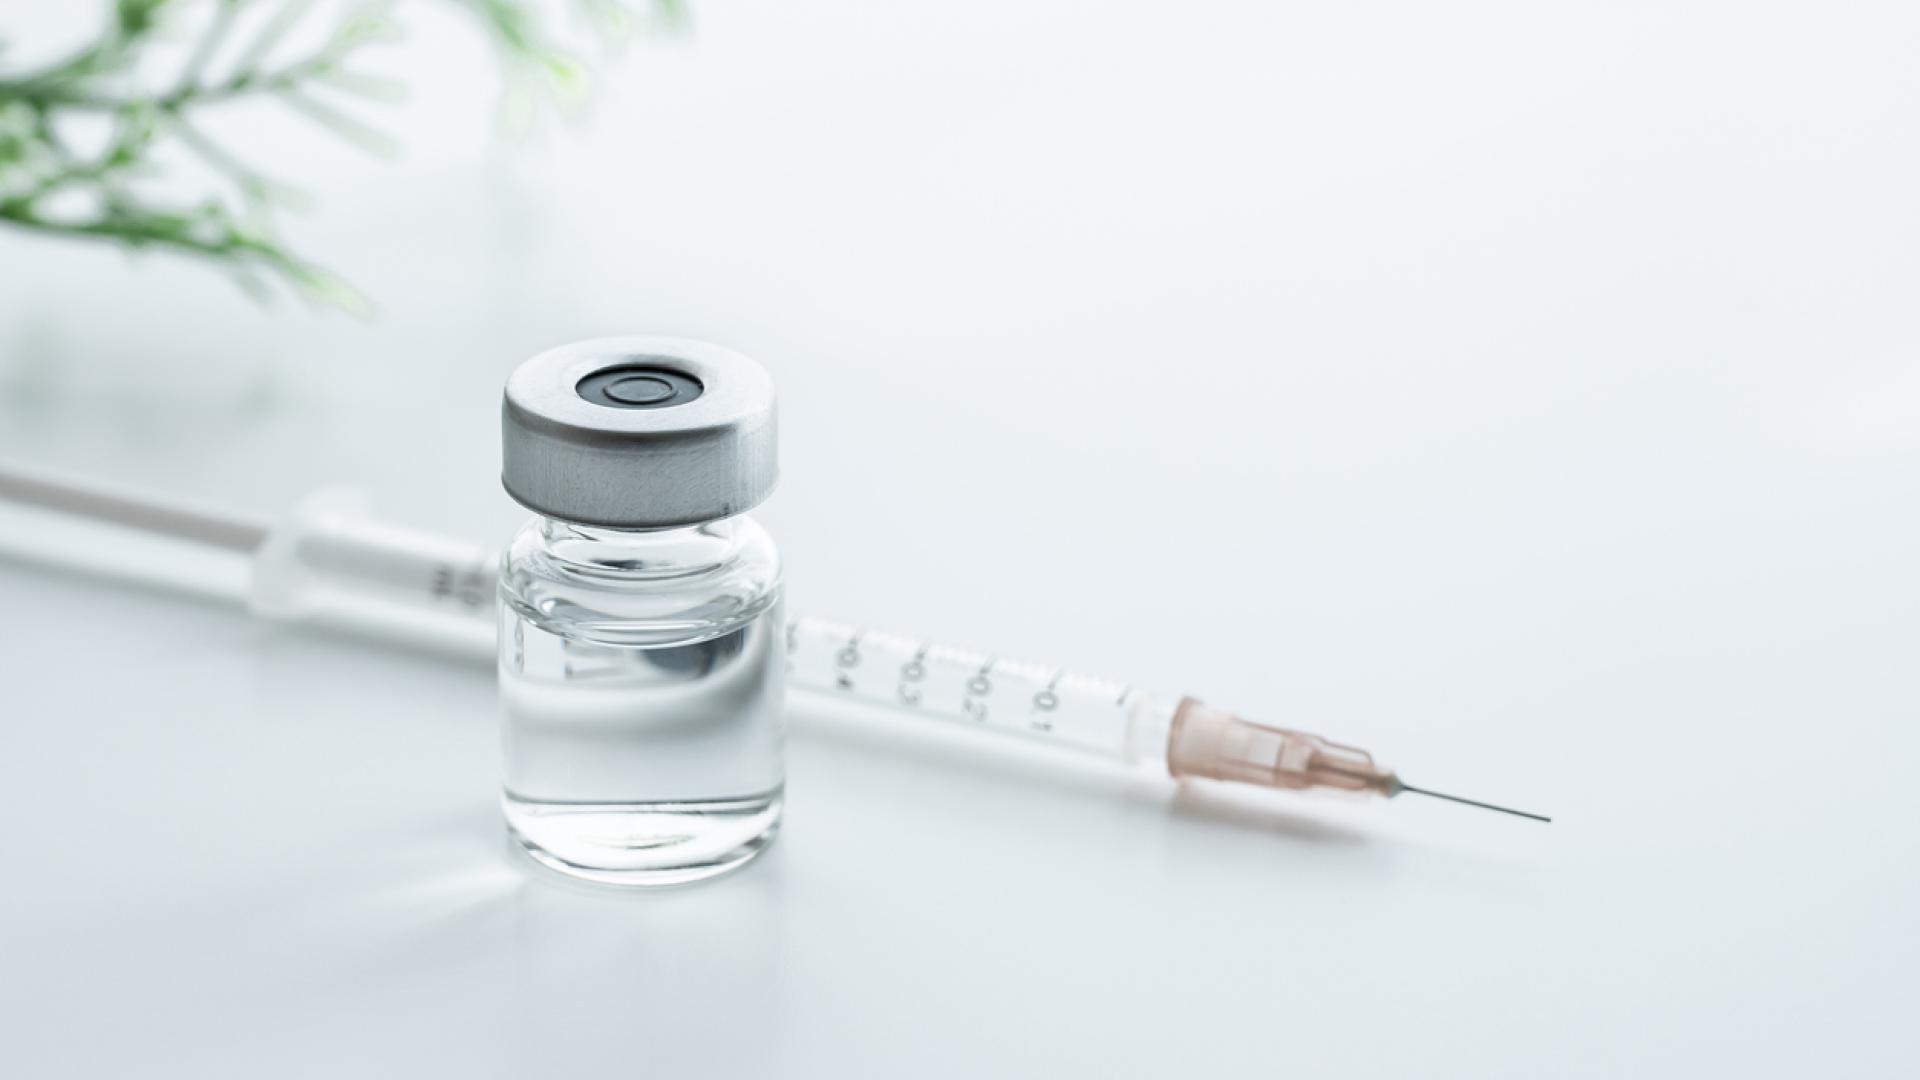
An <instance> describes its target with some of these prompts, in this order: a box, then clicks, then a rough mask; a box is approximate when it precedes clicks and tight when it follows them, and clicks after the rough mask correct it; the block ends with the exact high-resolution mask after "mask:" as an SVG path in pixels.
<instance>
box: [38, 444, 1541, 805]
mask: <svg viewBox="0 0 1920 1080" xmlns="http://www.w3.org/2000/svg"><path fill="white" fill-rule="evenodd" d="M0 500H7V501H11V502H13V503H16V504H23V505H27V506H32V507H37V508H39V509H43V510H51V511H55V512H58V513H60V514H63V515H67V516H69V517H76V518H80V519H83V520H87V521H93V522H100V523H105V524H109V525H114V526H119V527H122V528H126V529H132V530H136V531H138V532H141V533H144V534H147V535H151V536H162V537H168V538H171V539H173V540H176V541H184V542H186V543H188V544H191V545H195V546H198V547H201V548H208V549H215V550H219V551H224V552H230V553H232V554H233V555H234V556H237V557H240V558H243V559H246V560H248V562H249V567H248V573H247V575H246V585H245V586H244V587H243V588H241V589H238V590H234V593H237V594H229V595H228V597H227V598H228V599H233V600H239V601H241V602H243V603H244V604H245V605H246V606H247V607H248V608H249V609H250V610H251V611H253V612H254V613H255V614H256V615H259V616H261V617H264V618H270V619H276V620H282V621H292V622H312V623H319V624H324V625H329V626H333V627H338V628H343V629H348V630H353V631H359V632H365V633H373V634H377V635H379V636H381V637H384V638H388V639H390V640H402V641H406V642H409V643H413V644H419V645H427V646H430V647H435V648H438V649H440V650H445V651H452V652H454V653H456V654H458V655H461V656H466V657H470V658H472V659H475V660H482V659H484V660H491V659H492V656H493V647H494V643H493V635H494V621H493V591H494V580H495V575H496V568H497V565H498V560H497V558H496V557H495V555H494V553H493V552H492V551H491V550H490V549H488V548H486V547H482V546H479V545H473V544H467V543H463V542H460V541H455V540H449V539H446V538H443V537H437V536H433V535H431V534H428V533H424V532H421V531H418V530H412V529H406V528H402V527H399V526H395V525H391V524H387V523H382V522H380V521H377V520H376V519H374V518H373V517H372V516H371V515H370V514H369V513H368V512H367V508H366V505H365V503H364V502H363V501H362V500H360V499H358V498H357V497H354V496H353V495H351V494H350V493H347V492H343V491H337V490H330V491H323V492H320V493H317V494H315V495H313V496H310V497H308V498H307V499H305V500H303V501H301V502H300V503H299V504H297V505H296V506H295V507H294V509H293V511H292V512H290V513H289V514H287V515H286V516H284V517H283V518H281V519H280V520H279V521H277V522H268V521H263V520H256V519H253V518H249V517H247V516H245V515H240V514H233V513H228V512H224V511H214V510H207V509H202V508H195V507H189V506H186V505H184V504H179V503H173V502H166V501H162V500H158V499H154V498H151V497H148V496H145V495H136V494H132V493H128V492H122V491H114V490H111V489H109V488H106V487H103V486H101V485H97V484H91V483H82V482H77V481H74V480H72V479H69V478H64V477H54V476H51V475H48V474H44V473H30V472H27V471H25V470H21V469H18V468H9V467H0ZM113 569H117V570H120V571H121V572H123V573H124V572H125V569H126V563H125V561H124V560H121V561H119V562H118V565H117V566H115V567H114V568H113ZM787 653H788V685H789V689H790V690H793V691H797V692H799V693H804V694H816V695H827V696H832V697H835V698H839V699H848V698H851V699H856V700H859V701H861V702H864V703H867V704H870V705H874V706H879V707H882V708H885V709H887V710H889V711H891V712H892V713H894V714H895V715H898V716H902V717H909V716H919V717H932V718H936V719H942V720H948V721H953V722H955V723H958V724H962V725H966V726H969V727H972V728H975V729H977V730H980V731H983V732H991V733H995V734H1003V735H1014V736H1019V737H1023V738H1026V739H1030V740H1035V741H1039V742H1044V743H1048V744H1051V745H1054V746H1057V747H1061V748H1065V749H1072V750H1079V751H1084V752H1089V753H1093V754H1097V755H1100V756H1103V757H1107V758H1111V759H1114V760H1117V761H1121V762H1125V763H1128V764H1132V765H1138V766H1143V767H1148V768H1155V769H1159V768H1164V770H1165V771H1166V772H1167V773H1168V774H1170V775H1172V776H1174V777H1176V778H1187V777H1195V778H1203V779H1208V780H1224V781H1232V782H1236V783H1243V784H1255V785H1259V786H1262V787H1270V788H1286V789H1293V790H1306V789H1311V788H1322V789H1329V790H1337V791H1348V792H1359V793H1370V794H1375V795H1381V796H1385V797H1388V798H1391V797H1393V796H1396V795H1399V794H1401V793H1403V792H1412V793H1414V794H1418V795H1429V796H1433V797H1435V798H1440V799H1446V800H1449V801H1452V802H1457V803H1463V804H1466V805H1469V806H1477V807H1481V808H1484V809H1488V810H1498V811H1500V812H1502V813H1506V814H1513V815H1516V816H1519V817H1525V818H1531V819H1533V820H1536V821H1547V820H1549V819H1548V818H1547V817H1545V816H1543V815H1540V814H1532V813H1528V812H1526V811H1523V810H1513V809H1510V808H1508V807H1504V806H1495V805H1493V804H1491V803H1484V802H1479V801H1477V800H1474V799H1464V798H1461V797H1459V796H1457V795H1447V794H1442V793H1440V792H1437V791H1431V790H1428V789H1425V788H1419V787H1414V786H1412V785H1410V784H1407V783H1405V782H1404V781H1402V780H1401V779H1400V778H1399V777H1398V776H1397V775H1396V774H1395V773H1394V772H1393V771H1392V770H1390V769H1386V768H1383V767H1381V766H1379V765H1377V764H1375V763H1374V760H1373V757H1372V755H1370V754H1368V753H1367V752H1366V751H1364V750H1360V749H1357V748H1354V747H1351V746H1343V745H1341V744H1339V743H1335V742H1330V741H1328V740H1327V739H1324V738H1321V737H1320V736H1317V735H1311V734H1308V733H1306V732H1301V731H1295V730H1292V729H1288V728H1280V727H1274V726H1272V725H1268V724H1262V723H1257V722H1255V721H1252V720H1247V719H1244V718H1242V717H1239V716H1235V715H1233V714H1232V713H1229V712H1226V711H1224V710H1221V709H1217V708H1214V707H1212V706H1210V705H1206V704H1203V703H1202V702H1200V701H1198V700H1197V699H1194V698H1191V697H1169V696H1161V695H1155V694H1150V693H1147V692H1145V691H1142V690H1139V689H1137V688H1134V687H1132V686H1127V685H1123V684H1119V683H1113V682H1107V681H1104V680H1100V679H1092V678H1087V677H1085V676H1081V675H1075V674H1073V673H1070V672H1066V671H1062V670H1059V669H1056V668H1049V667H1042V666H1036V665H1033V664H1026V663H1019V662H1015V661H1009V660H1002V659H999V658H997V657H994V656H990V655H986V654H982V653H973V652H968V651H965V650H961V649H954V648H949V647H947V646H944V645H938V644H934V643H931V642H924V641H917V640H914V639H910V638H904V637H897V636H894V635H890V634H883V633H877V632H868V631H864V630H858V629H854V628H851V627H846V626H841V625H839V624H836V623H831V622H826V621H823V620H818V619H811V618H805V617H801V618H795V619H793V620H792V621H791V622H790V623H789V624H788V627H787Z"/></svg>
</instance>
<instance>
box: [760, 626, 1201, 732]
mask: <svg viewBox="0 0 1920 1080" xmlns="http://www.w3.org/2000/svg"><path fill="white" fill-rule="evenodd" d="M787 679H788V685H789V686H791V687H793V688H795V689H800V690H812V691H818V692H821V693H825V694H831V695H835V696H840V697H844V698H850V699H853V700H856V701H861V702H865V703H867V704H870V705H875V706H879V707H881V708H885V709H889V710H892V711H896V712H899V713H902V714H907V715H911V716H926V717H932V718H935V719H942V720H950V721H953V722H955V723H958V724H963V725H966V726H969V727H974V728H978V729H980V730H983V731H990V732H995V733H1000V734H1011V735H1019V736H1023V737H1026V738H1030V739H1034V740H1038V741H1041V742H1045V743H1049V744H1051V745H1054V746H1059V747H1062V748H1067V749H1073V750H1080V751H1085V752H1090V753H1094V754H1099V755H1102V756H1105V757H1110V758H1114V759H1118V760H1121V761H1126V762H1130V763H1140V764H1147V765H1152V766H1156V767H1163V766H1164V762H1165V761H1166V752H1167V733H1168V730H1169V728H1170V725H1171V724H1172V722H1173V714H1174V710H1175V708H1176V707H1177V705H1178V702H1177V700H1174V699H1169V698H1164V697H1159V696H1156V695H1153V694H1149V693H1146V692H1143V691H1141V690H1139V689H1137V688H1134V687H1131V686H1127V685H1123V684H1121V683H1116V682H1109V681H1107V680H1104V679H1093V678H1088V677H1086V676H1083V675H1076V674H1073V673H1072V672H1068V671H1062V670H1060V669H1058V668H1051V667H1043V666H1040V665H1037V664H1028V663H1022V662H1019V661H1012V660H1003V659H1001V658H999V657H996V656H991V655H988V654H986V653H978V652H970V651H967V650H965V649H956V648H952V647H949V646H945V645H938V644H934V643H932V642H927V641H921V640H917V639H914V638H906V637H899V636H897V635H893V634H885V633H879V632H874V631H867V630H859V629H856V628H853V627H849V626H844V625H841V624H839V623H832V622H827V621H825V620H821V619H810V618H797V619H794V620H793V621H792V622H790V623H789V624H788V627H787Z"/></svg>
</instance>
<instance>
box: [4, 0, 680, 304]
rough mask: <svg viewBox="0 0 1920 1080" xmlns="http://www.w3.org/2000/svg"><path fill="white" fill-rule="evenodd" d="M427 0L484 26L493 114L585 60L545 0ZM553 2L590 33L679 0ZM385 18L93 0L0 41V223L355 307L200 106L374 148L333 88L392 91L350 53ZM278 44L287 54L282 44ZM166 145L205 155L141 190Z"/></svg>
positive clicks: (339, 11) (580, 75)
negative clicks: (86, 8) (251, 105)
mask: <svg viewBox="0 0 1920 1080" xmlns="http://www.w3.org/2000/svg"><path fill="white" fill-rule="evenodd" d="M416 2H425V0H416ZM434 2H437V3H440V4H443V5H447V4H450V5H453V6H457V7H459V8H461V9H464V10H465V11H467V12H468V13H469V14H470V15H472V16H473V17H474V19H475V21H476V22H477V24H478V25H479V26H480V27H481V28H482V29H483V30H484V32H485V33H486V34H487V35H488V36H489V37H490V38H491V39H492V41H493V42H494V45H495V47H496V51H497V53H498V55H499V57H500V61H501V66H502V72H503V78H504V81H505V90H506V92H505V99H504V104H503V109H504V111H505V112H506V114H507V119H508V121H509V122H510V123H513V124H516V125H524V124H526V123H528V122H529V121H530V118H531V115H532V113H533V112H534V110H535V107H536V104H537V103H538V102H539V101H541V100H560V101H566V100H570V99H577V98H578V97H579V96H581V94H582V93H583V92H584V87H585V80H586V70H587V69H586V65H585V63H584V62H583V61H582V60H581V59H580V58H578V57H577V56H576V55H575V54H573V53H572V52H570V51H569V50H568V49H566V48H564V47H563V46H562V45H561V44H560V36H559V34H558V33H557V32H556V31H555V30H554V29H553V27H552V23H553V22H554V21H555V19H556V14H555V12H554V11H553V10H552V8H553V6H554V5H552V4H543V3H540V2H539V0H434ZM643 2H645V0H643ZM568 11H570V12H571V13H572V14H574V15H576V16H581V17H583V18H584V21H585V22H586V23H587V24H588V26H589V27H590V29H591V32H592V34H593V35H594V36H596V37H598V38H599V39H601V40H602V41H607V42H619V41H622V40H624V39H625V38H627V37H629V36H631V35H632V34H633V33H634V32H635V31H636V30H637V29H639V28H641V27H642V25H643V22H644V23H647V24H650V25H652V26H657V27H678V26H680V25H682V24H683V23H684V19H685V12H684V9H683V6H682V4H681V3H680V2H679V0H650V2H647V5H646V10H644V11H642V10H637V9H636V8H635V6H634V5H633V4H630V3H628V2H626V0H572V3H571V5H570V6H569V7H568ZM400 28H401V21H400V9H399V6H398V5H397V4H395V3H393V2H378V3H365V2H360V3H352V2H349V3H325V2H322V0H278V2H274V0H109V10H108V12H107V17H106V19H105V21H104V24H103V26H102V27H101V30H100V32H99V33H98V35H97V36H96V37H95V38H94V39H93V40H92V41H90V42H89V43H87V44H85V45H84V46H82V47H81V48H80V49H78V50H77V51H76V52H74V53H72V54H71V55H69V56H67V57H65V58H64V59H61V60H57V61H55V62H53V63H51V64H48V65H47V66H45V67H43V68H40V69H38V70H30V71H19V72H15V71H9V70H7V69H6V66H5V64H4V60H5V54H4V52H0V225H7V226H12V227H15V228H20V229H26V230H31V231H34V232H38V233H45V234H52V235H56V236H65V237H76V238H86V239H91V240H98V241H106V242H109V243H114V244H118V245H121V246H123V247H125V248H129V249H149V250H160V251H167V252H173V253H177V254H185V255H192V256H198V257H200V258H203V259H206V260H208V261H210V262H211V263H213V264H214V265H216V266H218V267H220V268H221V269H223V270H225V271H227V272H228V273H230V274H232V275H233V277H234V279H235V280H236V281H237V282H239V283H240V285H241V286H242V287H244V288H246V289H247V290H248V291H249V292H252V293H254V294H255V295H258V296H263V297H264V296H267V295H269V294H270V293H271V291H272V289H271V285H270V281H271V280H278V281H280V282H281V283H283V284H284V285H286V286H289V287H291V288H292V289H293V290H294V291H295V292H296V293H298V294H299V295H301V296H303V297H305V298H307V299H309V300H311V301H314V302H316V303H320V304H325V305H329V306H335V307H340V308H345V309H347V310H354V311H364V310H365V309H366V306H367V305H366V301H365V299H364V298H363V297H362V296H361V295H360V294H359V293H358V292H357V291H356V290H354V289H353V287H352V286H350V285H348V284H347V283H346V282H345V281H344V280H343V279H341V278H340V277H338V276H337V275H335V274H333V273H331V272H329V271H327V270H325V269H323V268H321V267H319V266H317V265H315V264H314V263H312V262H309V261H308V260H307V259H305V258H303V257H302V256H300V255H299V254H298V253H296V252H294V251H293V250H291V249H289V248H288V247H287V246H286V245H285V244H284V243H283V242H282V241H281V240H280V239H278V237H277V233H276V229H275V228H274V214H275V211H276V210H278V209H281V208H286V207H290V206H297V205H298V204H299V203H300V202H301V201H302V199H301V197H300V194H299V192H298V191H296V190H295V189H293V188H292V187H290V186H288V185H286V184H283V183H280V182H278V181H276V180H273V179H270V178H269V177H268V175H267V174H266V173H264V172H262V171H260V169H258V168H257V167H255V166H254V165H253V164H251V163H249V162H247V161H245V160H244V159H243V158H242V157H240V156H238V155H236V154H234V153H232V152H230V151H229V150H228V149H227V148H226V147H225V146H223V145H222V144H221V143H220V142H218V141H216V140H215V139H214V138H213V137H212V136H211V135H210V134H209V132H208V129H207V125H206V124H205V123H204V122H203V118H204V116H205V114H206V113H207V112H208V111H209V110H211V109H212V108H213V107H215V106H219V105H222V104H231V103H236V102H240V101H246V100H270V101H274V102H278V103H279V104H280V105H281V106H283V107H284V108H285V109H286V110H287V111H288V113H289V115H291V116H296V117H299V118H302V119H304V120H306V121H309V122H311V123H313V124H314V125H316V126H318V127H319V128H320V129H323V130H325V131H328V132H331V133H332V134H334V135H336V136H339V137H341V138H344V139H346V140H348V141H350V142H352V143H354V144H357V145H359V146H361V147H363V148H365V149H367V150H369V151H372V152H374V153H391V152H392V150H393V149H394V147H393V144H392V141H391V140H390V139H389V138H388V137H387V136H386V135H384V134H382V133H381V132H380V131H379V130H378V129H376V128H375V127H373V126H372V125H370V124H368V123H366V122H365V121H363V120H361V119H360V118H359V117H358V116H356V115H355V114H354V113H353V112H352V111H350V108H349V105H348V104H347V103H346V102H345V101H343V99H346V101H357V102H359V103H361V104H362V105H365V104H366V103H374V104H381V103H390V102H392V101H394V100H396V99H398V98H399V97H400V96H401V95H402V93H403V90H404V87H403V86H402V84H401V83H400V82H399V81H397V80H394V79H390V78H384V77H380V76H377V75H374V74H370V73H368V72H367V71H365V70H362V69H361V68H360V66H359V64H360V63H361V57H362V55H363V53H364V52H365V51H366V50H367V49H368V48H369V47H370V46H375V45H378V44H380V43H383V42H388V41H391V40H393V39H394V38H396V37H397V36H398V34H399V31H400ZM4 45H5V42H4V39H0V49H4ZM296 45H299V49H298V50H297V55H294V56H292V57H290V58H289V57H285V56H283V55H282V54H284V53H288V52H292V51H295V49H294V46H296ZM156 71H162V72H164V74H163V76H162V77H159V78H156V77H154V72H156ZM214 71H217V72H218V73H217V74H213V73H211V72H214ZM89 136H91V137H89ZM176 151H184V152H185V154H186V155H189V156H191V157H194V158H198V159H199V161H200V163H201V164H202V165H204V166H205V167H206V168H205V169H203V170H193V169H189V170H187V171H188V172H194V171H198V172H200V173H201V174H202V175H203V176H204V178H205V179H204V181H203V182H202V184H201V187H202V194H201V195H200V197H199V198H197V199H190V200H187V201H178V200H177V199H174V198H169V197H167V196H165V195H163V194H158V193H157V192H159V191H162V190H164V189H165V188H167V187H169V186H174V187H177V186H179V184H178V181H179V180H180V179H181V176H180V173H181V171H182V170H181V169H180V168H179V161H180V156H179V155H178V154H177V153H176ZM170 181H172V182H173V183H171V184H170V183H169V182H170Z"/></svg>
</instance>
